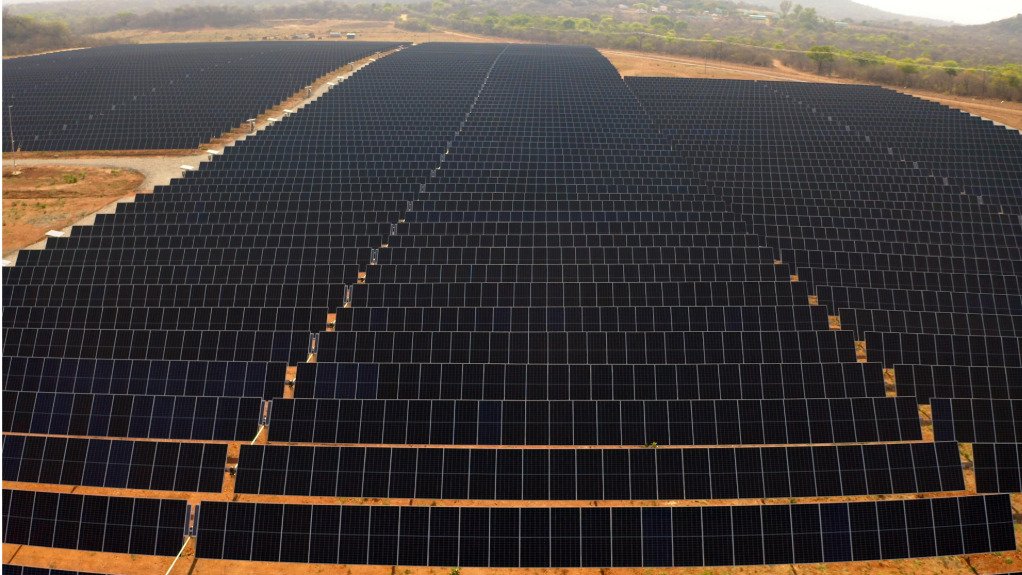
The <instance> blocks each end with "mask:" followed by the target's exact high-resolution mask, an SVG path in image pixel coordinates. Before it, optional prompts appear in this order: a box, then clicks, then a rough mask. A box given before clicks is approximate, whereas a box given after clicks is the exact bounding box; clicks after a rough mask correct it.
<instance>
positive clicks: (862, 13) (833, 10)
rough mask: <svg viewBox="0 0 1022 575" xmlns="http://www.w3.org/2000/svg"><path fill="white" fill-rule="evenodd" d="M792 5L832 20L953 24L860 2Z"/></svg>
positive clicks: (758, 0) (817, 0) (773, 3)
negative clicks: (801, 6)
mask: <svg viewBox="0 0 1022 575" xmlns="http://www.w3.org/2000/svg"><path fill="white" fill-rule="evenodd" d="M750 2H751V3H753V4H763V5H765V6H767V7H769V8H771V9H773V10H777V9H778V8H779V6H780V0H750ZM792 3H793V4H801V5H803V6H805V7H806V8H815V9H816V11H817V12H818V13H819V14H820V16H823V17H824V18H829V19H831V20H855V21H861V20H867V21H869V22H885V21H890V20H900V21H902V22H911V23H913V24H922V25H924V26H950V25H951V22H945V21H943V20H934V19H932V18H921V17H919V16H906V15H905V14H895V13H894V12H887V11H885V10H881V9H879V8H873V7H872V6H866V5H865V4H859V3H858V2H852V0H792Z"/></svg>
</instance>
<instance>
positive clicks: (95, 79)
mask: <svg viewBox="0 0 1022 575" xmlns="http://www.w3.org/2000/svg"><path fill="white" fill-rule="evenodd" d="M395 47H397V44H393V43H384V42H272V43H270V42H217V43H191V44H140V45H117V46H101V47H98V48H89V49H86V50H72V51H66V52H54V53H51V54H43V55H40V56H30V57H23V58H14V59H10V60H8V61H6V62H5V63H4V70H3V101H4V105H5V106H4V107H5V108H7V109H5V110H4V112H5V113H6V114H5V117H4V123H5V125H6V124H7V123H8V121H9V123H10V125H11V128H9V129H10V130H12V131H13V137H14V145H15V149H21V150H25V151H40V150H45V151H56V150H142V149H175V148H194V147H196V146H199V145H201V144H202V143H204V142H207V141H209V140H211V139H213V138H216V137H218V136H220V135H221V134H223V133H224V132H227V131H229V130H231V129H233V128H236V127H238V126H239V125H240V124H241V123H242V122H244V121H245V120H247V119H248V118H251V117H253V116H257V115H259V114H261V113H262V112H263V111H264V110H267V109H269V108H272V107H274V106H276V105H277V104H279V103H280V102H282V101H284V100H286V99H288V98H290V97H291V96H292V95H293V94H295V93H296V92H298V91H299V90H301V89H302V87H304V86H306V85H308V84H309V83H311V82H313V81H314V80H316V79H317V78H319V77H321V76H323V75H325V74H327V73H329V72H331V71H333V70H336V69H338V68H340V67H341V66H343V65H345V64H347V63H348V62H353V61H356V60H360V59H362V58H365V57H367V56H370V55H372V54H374V53H376V52H381V51H386V50H390V49H393V48H395ZM6 132H7V130H5V134H4V135H5V137H4V144H3V151H5V152H10V151H11V150H12V148H11V141H10V138H8V137H7V136H8V135H9V134H7V133H6Z"/></svg>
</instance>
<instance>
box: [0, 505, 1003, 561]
mask: <svg viewBox="0 0 1022 575" xmlns="http://www.w3.org/2000/svg"><path fill="white" fill-rule="evenodd" d="M3 499H4V501H3V503H4V506H3V508H4V512H3V519H4V541H6V542H8V543H10V544H28V545H37V546H44V547H58V548H69V549H79V550H85V551H104V552H120V553H132V554H146V555H168V556H172V555H175V554H176V553H177V552H178V550H179V549H180V547H181V545H182V542H183V540H184V536H185V534H186V532H188V531H190V532H192V533H195V534H196V535H197V539H196V541H197V547H196V557H198V558H213V559H221V558H222V559H234V560H255V561H291V562H311V563H343V564H367V563H368V564H381V565H435V566H450V565H459V566H465V567H580V566H582V567H587V566H595V567H603V566H608V565H611V566H621V567H643V566H646V567H654V566H675V565H676V566H700V565H746V564H752V565H759V564H764V563H818V562H835V561H852V560H860V561H861V560H877V559H900V558H909V557H929V556H935V555H957V554H962V553H987V552H994V551H1004V550H1009V549H1013V548H1014V544H1015V541H1014V533H1013V522H1012V518H1011V503H1010V500H1009V497H1008V495H987V496H972V497H947V498H936V499H909V500H893V501H880V502H872V501H871V502H858V503H822V504H800V505H761V506H744V505H739V506H731V507H727V506H719V507H675V508H628V507H615V508H602V509H596V508H536V507H529V508H522V509H518V508H486V507H395V506H371V507H367V506H354V505H281V504H270V503H226V502H205V503H202V504H201V505H200V506H199V510H198V511H199V512H198V516H197V519H196V523H197V524H196V525H195V526H194V527H192V526H189V525H188V524H187V519H188V516H189V511H190V509H189V508H188V505H187V504H186V502H185V501H183V500H149V499H129V498H120V497H102V496H88V495H76V494H63V493H62V494H57V493H34V492H30V491H13V490H4V492H3Z"/></svg>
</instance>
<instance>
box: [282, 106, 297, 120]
mask: <svg viewBox="0 0 1022 575" xmlns="http://www.w3.org/2000/svg"><path fill="white" fill-rule="evenodd" d="M294 113H295V111H294V110H292V109H291V108H284V117H285V118H286V117H288V116H290V115H291V114H294Z"/></svg>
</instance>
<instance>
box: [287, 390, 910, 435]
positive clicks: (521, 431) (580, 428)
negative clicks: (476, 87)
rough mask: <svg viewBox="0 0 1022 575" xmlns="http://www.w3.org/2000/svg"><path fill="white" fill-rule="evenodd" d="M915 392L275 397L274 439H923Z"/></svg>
mask: <svg viewBox="0 0 1022 575" xmlns="http://www.w3.org/2000/svg"><path fill="white" fill-rule="evenodd" d="M916 408H917V406H916V401H915V399H914V398H911V397H897V398H894V397H878V398H853V399H808V400H786V399H785V400H780V399H772V400H714V401H710V400H688V401H685V400H675V401H612V400H600V401H550V402H529V401H464V400H462V401H449V400H428V401H423V400H358V399H354V400H351V399H278V400H275V401H274V402H273V409H272V411H271V414H270V434H269V440H270V441H271V442H278V441H281V442H294V443H307V442H316V443H384V444H444V445H647V444H651V443H654V442H655V443H658V444H663V445H733V444H786V443H842V442H863V441H900V440H913V439H920V434H921V430H920V427H919V416H918V413H917V411H916Z"/></svg>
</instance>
